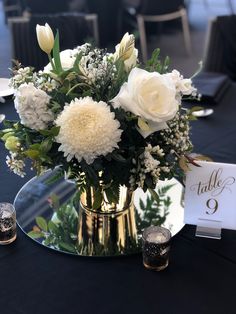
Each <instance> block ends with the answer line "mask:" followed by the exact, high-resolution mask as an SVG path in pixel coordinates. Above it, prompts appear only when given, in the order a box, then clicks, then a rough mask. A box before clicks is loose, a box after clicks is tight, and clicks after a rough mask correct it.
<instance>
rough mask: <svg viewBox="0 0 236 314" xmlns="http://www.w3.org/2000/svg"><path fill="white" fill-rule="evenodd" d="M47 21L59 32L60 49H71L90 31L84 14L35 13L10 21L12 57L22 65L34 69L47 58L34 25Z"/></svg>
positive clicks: (86, 37) (88, 34)
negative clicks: (28, 16)
mask: <svg viewBox="0 0 236 314" xmlns="http://www.w3.org/2000/svg"><path fill="white" fill-rule="evenodd" d="M45 23H48V24H49V25H50V26H51V28H52V29H53V30H54V33H55V31H56V30H57V29H58V30H59V34H60V50H65V49H73V48H74V47H76V46H78V45H81V44H83V43H84V42H85V41H86V39H88V37H91V36H92V32H91V31H90V29H89V27H88V23H87V21H86V19H85V16H84V15H81V14H76V13H75V14H62V15H47V16H46V15H44V16H42V15H37V16H32V17H31V19H30V20H28V21H24V22H22V21H18V22H17V21H16V22H13V23H11V33H12V44H13V58H14V59H17V60H19V61H20V62H21V63H22V64H23V65H24V66H33V67H35V69H36V70H39V69H43V67H44V66H45V65H46V64H47V63H48V58H47V56H46V54H45V53H44V52H42V51H41V49H40V48H39V45H38V42H37V37H36V31H35V29H36V25H37V24H40V25H44V24H45Z"/></svg>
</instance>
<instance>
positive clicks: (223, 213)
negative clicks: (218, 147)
mask: <svg viewBox="0 0 236 314" xmlns="http://www.w3.org/2000/svg"><path fill="white" fill-rule="evenodd" d="M197 163H198V164H199V165H200V167H196V166H194V165H190V169H191V171H188V172H187V175H186V189H185V218H184V220H185V223H188V224H193V225H199V220H200V221H201V220H204V222H205V225H206V224H207V227H209V228H211V226H212V223H211V221H218V222H221V226H222V228H226V229H235V230H236V165H233V164H223V163H215V162H206V161H197Z"/></svg>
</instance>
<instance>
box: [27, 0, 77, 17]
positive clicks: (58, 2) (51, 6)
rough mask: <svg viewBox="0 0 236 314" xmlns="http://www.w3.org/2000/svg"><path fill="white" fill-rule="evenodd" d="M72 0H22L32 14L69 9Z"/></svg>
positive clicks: (59, 11) (52, 12)
mask: <svg viewBox="0 0 236 314" xmlns="http://www.w3.org/2000/svg"><path fill="white" fill-rule="evenodd" d="M70 1H71V0H49V1H45V0H41V1H40V0H22V2H23V5H24V7H25V9H27V10H28V11H29V12H30V13H31V14H55V13H62V12H68V11H69V3H70Z"/></svg>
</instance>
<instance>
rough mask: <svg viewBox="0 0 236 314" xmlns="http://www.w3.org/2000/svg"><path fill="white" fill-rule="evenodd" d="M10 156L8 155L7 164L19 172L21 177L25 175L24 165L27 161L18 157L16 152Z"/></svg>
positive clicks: (12, 169) (15, 171)
mask: <svg viewBox="0 0 236 314" xmlns="http://www.w3.org/2000/svg"><path fill="white" fill-rule="evenodd" d="M10 154H11V155H10V156H7V157H6V164H7V166H8V167H9V168H10V170H11V171H13V172H14V173H15V174H17V175H18V176H20V177H22V178H23V177H24V176H25V172H24V167H25V163H24V161H23V160H21V159H18V158H17V157H18V155H17V154H16V153H10Z"/></svg>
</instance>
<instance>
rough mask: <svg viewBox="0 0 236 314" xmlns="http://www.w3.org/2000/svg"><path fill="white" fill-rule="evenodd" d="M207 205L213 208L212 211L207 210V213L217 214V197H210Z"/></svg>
mask: <svg viewBox="0 0 236 314" xmlns="http://www.w3.org/2000/svg"><path fill="white" fill-rule="evenodd" d="M206 206H207V207H208V208H209V209H211V210H212V212H211V213H210V212H209V211H206V213H207V214H208V215H213V214H215V212H216V211H217V209H218V206H219V204H218V201H217V200H216V199H214V198H210V199H209V200H208V201H207V202H206Z"/></svg>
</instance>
